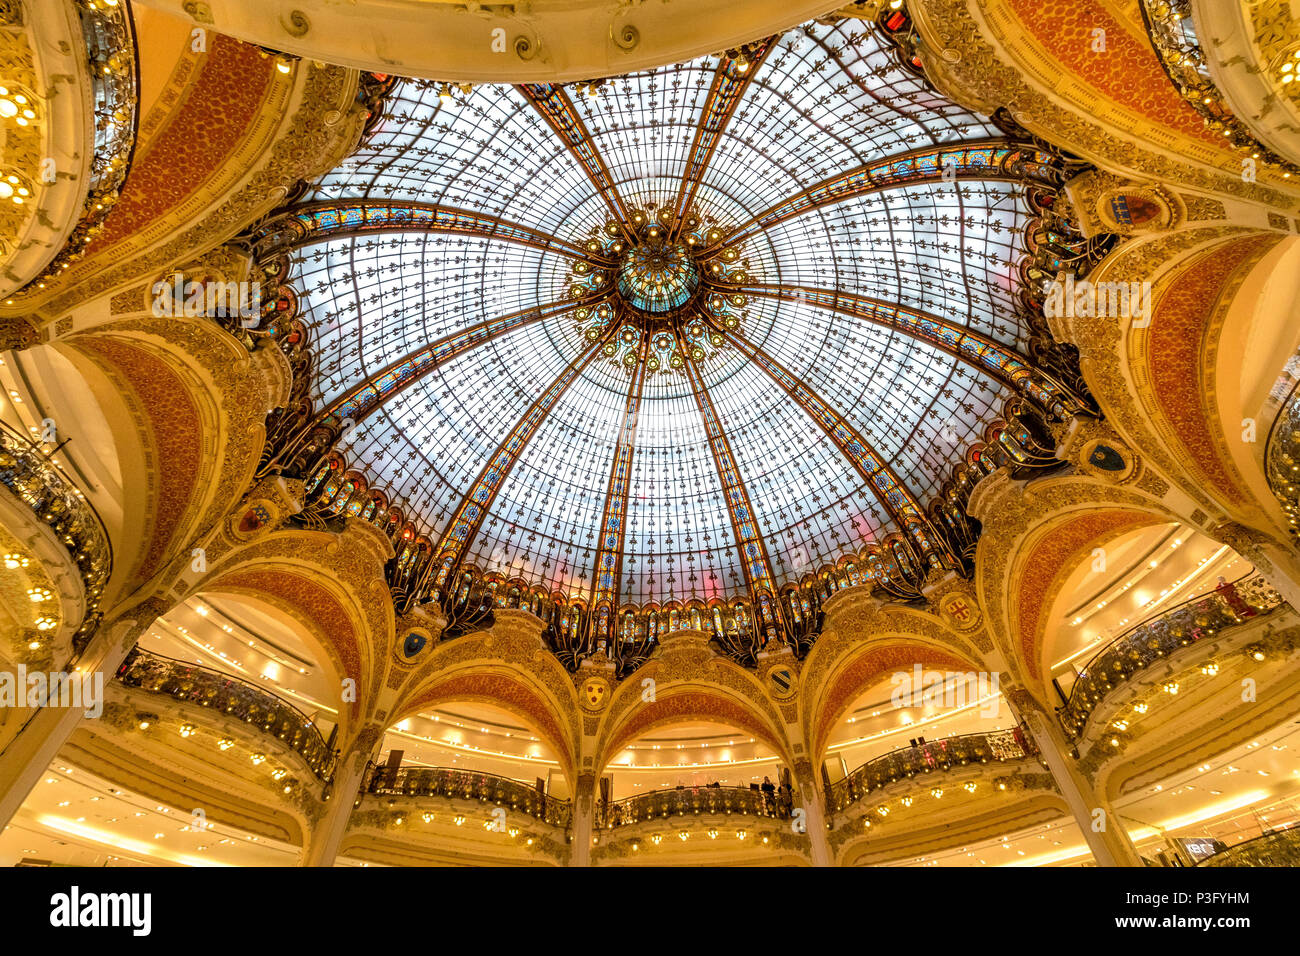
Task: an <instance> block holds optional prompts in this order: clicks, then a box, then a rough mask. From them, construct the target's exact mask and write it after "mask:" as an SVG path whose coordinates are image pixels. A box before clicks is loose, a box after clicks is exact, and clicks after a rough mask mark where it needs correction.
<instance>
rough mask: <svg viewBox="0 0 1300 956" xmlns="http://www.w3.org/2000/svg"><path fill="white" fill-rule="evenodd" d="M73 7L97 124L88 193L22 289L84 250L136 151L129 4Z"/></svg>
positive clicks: (135, 66) (136, 79)
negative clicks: (62, 237) (49, 256)
mask: <svg viewBox="0 0 1300 956" xmlns="http://www.w3.org/2000/svg"><path fill="white" fill-rule="evenodd" d="M77 7H78V13H79V14H80V18H81V32H82V39H83V41H84V42H85V50H84V55H85V58H86V66H87V68H88V70H89V75H90V106H91V109H92V110H93V117H94V124H95V125H94V129H93V130H92V133H93V136H94V139H93V141H92V142H91V144H90V150H91V160H90V175H89V177H88V180H89V191H88V193H87V195H86V201H85V204H84V206H83V207H82V211H81V216H80V218H79V219H78V221H77V224H76V226H75V228H74V229H73V230H72V233H71V234H70V235H69V236H68V238H67V240H66V241H65V242H64V244H63V248H62V250H61V251H60V252H59V254H58V255H57V256H55V258H54V260H53V261H52V262H50V264H49V265H48V266H46V267H45V269H44V270H43V271H42V272H41V274H40V275H39V276H37V277H36V278H35V279H33V280H32V281H31V282H29V283H28V284H27V286H25V288H26V289H34V288H38V287H39V285H38V283H39V282H40V280H43V279H48V278H49V277H50V276H52V275H55V274H56V273H58V272H59V271H60V270H62V269H66V268H67V267H68V264H69V263H70V262H74V261H76V260H77V259H80V258H81V257H82V255H84V254H85V251H86V246H87V244H88V243H89V242H90V240H91V239H92V238H94V236H95V235H96V234H97V233H98V232H99V231H100V230H101V229H102V228H103V225H104V220H105V218H106V217H107V216H108V214H109V212H110V211H111V210H112V207H113V205H114V203H116V202H117V200H118V197H119V194H120V192H121V189H122V185H123V184H124V183H125V182H126V175H127V172H128V171H129V170H130V168H131V160H132V157H133V155H134V153H135V143H136V138H137V133H138V127H139V113H138V110H137V109H136V105H137V101H138V99H139V97H138V95H137V94H138V91H139V88H140V66H139V61H138V58H137V55H136V46H135V28H134V25H133V24H132V21H131V12H130V8H129V6H128V5H127V4H126V3H117V2H115V3H108V2H106V0H78V4H77Z"/></svg>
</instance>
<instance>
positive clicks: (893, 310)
mask: <svg viewBox="0 0 1300 956" xmlns="http://www.w3.org/2000/svg"><path fill="white" fill-rule="evenodd" d="M717 288H719V289H721V290H723V291H726V292H740V293H742V294H744V295H747V296H762V297H766V298H772V299H784V300H786V301H790V302H803V303H806V304H808V305H812V306H816V307H818V308H822V309H826V310H827V311H830V312H835V313H837V314H839V315H845V316H849V317H850V318H854V319H862V320H863V321H866V322H870V323H872V324H873V325H878V326H881V327H883V328H887V329H891V330H893V331H895V332H901V333H903V334H904V335H907V336H908V337H910V338H913V339H918V340H920V341H923V342H925V343H926V344H928V345H931V346H933V347H935V348H937V349H939V350H940V351H943V352H947V353H948V354H949V355H951V356H953V357H954V358H956V359H958V360H960V361H962V362H964V363H965V364H967V365H969V366H970V367H971V368H974V369H975V370H976V371H978V372H981V373H983V374H984V375H986V376H988V377H989V378H992V379H994V380H995V381H997V382H999V383H1001V384H1003V385H1005V386H1007V387H1008V388H1010V389H1011V390H1012V391H1013V392H1017V393H1020V392H1025V391H1028V393H1029V395H1030V397H1032V398H1033V399H1034V400H1035V401H1037V402H1038V403H1039V404H1040V405H1042V406H1044V407H1046V408H1050V407H1052V406H1054V405H1060V406H1062V407H1063V408H1072V409H1079V408H1082V405H1081V404H1080V403H1079V401H1078V399H1077V398H1075V396H1074V395H1073V393H1072V392H1071V391H1070V390H1069V389H1068V388H1066V387H1065V386H1064V385H1062V384H1061V383H1059V382H1057V381H1056V380H1055V379H1054V378H1052V377H1051V376H1049V375H1047V374H1046V373H1044V372H1042V371H1040V370H1039V369H1037V368H1036V367H1035V366H1034V364H1033V361H1032V360H1031V359H1029V358H1028V357H1026V356H1024V355H1021V354H1020V353H1019V352H1016V351H1014V350H1012V349H1009V348H1007V347H1005V346H1003V345H999V344H998V343H997V342H994V341H993V340H992V339H990V338H987V337H985V336H983V335H980V334H979V333H978V332H972V331H971V330H970V329H968V328H966V327H965V326H962V325H957V324H956V323H953V322H949V321H947V320H945V319H941V318H939V317H938V316H936V315H930V314H929V313H926V312H921V311H919V310H917V309H909V308H907V307H906V306H903V305H899V304H897V303H892V302H886V301H883V300H881V299H875V298H872V297H871V296H866V295H858V294H855V293H852V292H843V291H837V290H835V289H818V288H811V287H809V286H787V285H736V286H721V285H718V286H717Z"/></svg>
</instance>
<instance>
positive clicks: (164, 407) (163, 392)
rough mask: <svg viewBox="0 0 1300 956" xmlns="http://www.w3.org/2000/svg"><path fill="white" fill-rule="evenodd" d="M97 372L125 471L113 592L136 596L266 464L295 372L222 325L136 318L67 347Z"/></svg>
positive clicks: (64, 344) (98, 391) (78, 362)
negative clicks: (277, 410) (285, 371)
mask: <svg viewBox="0 0 1300 956" xmlns="http://www.w3.org/2000/svg"><path fill="white" fill-rule="evenodd" d="M56 347H57V348H58V349H59V350H60V351H61V352H62V353H63V354H65V355H67V356H68V357H69V359H71V360H72V362H73V364H74V365H75V366H76V367H77V368H78V370H79V371H81V372H82V374H83V375H85V376H86V379H87V382H88V384H89V385H90V387H91V390H92V391H93V392H94V393H95V396H96V398H97V399H98V400H99V402H100V406H101V408H103V409H104V411H105V414H106V416H107V417H108V420H109V425H110V428H111V429H112V431H113V438H114V440H115V444H116V445H117V449H118V453H119V454H118V458H119V463H120V466H121V469H122V486H123V487H124V488H129V489H131V493H130V494H128V495H126V496H125V497H126V500H125V501H124V502H123V506H124V519H123V524H124V526H125V527H132V528H141V529H144V530H143V533H141V534H140V535H138V537H135V536H133V538H132V540H129V541H128V540H126V539H125V538H124V537H122V538H120V539H119V540H117V541H114V542H113V544H114V551H115V558H116V562H117V566H116V568H115V569H114V579H113V582H112V583H111V585H110V589H109V595H110V597H112V596H114V595H116V596H122V595H126V594H130V593H132V592H134V591H136V590H137V589H138V588H139V587H140V586H141V585H143V584H145V583H146V582H148V581H149V580H150V579H151V578H154V577H155V576H157V575H158V574H159V573H160V572H161V571H162V570H163V569H164V568H165V567H166V565H167V564H168V562H169V561H171V560H173V559H174V558H175V557H176V555H177V553H178V551H179V549H182V548H184V547H185V545H186V544H187V543H188V542H189V541H191V540H192V539H193V538H194V537H195V536H197V535H199V534H201V533H202V532H204V531H205V530H206V529H208V528H210V527H211V526H213V525H215V524H216V523H217V522H218V521H219V520H220V518H221V517H222V516H223V515H225V514H226V513H228V512H229V510H230V509H231V508H232V507H233V506H234V503H235V502H236V501H238V499H239V497H240V495H242V494H243V492H244V490H245V488H246V487H247V485H248V482H249V479H250V477H251V475H252V471H253V468H254V467H255V466H256V464H257V457H258V454H259V453H260V451H261V447H262V441H263V437H264V435H265V426H264V424H263V421H262V419H263V417H264V416H263V414H262V413H261V410H262V409H264V408H265V407H266V405H267V403H268V402H271V401H274V400H275V399H276V396H277V393H278V392H279V390H280V388H281V387H282V386H283V378H282V376H281V374H280V373H277V372H276V371H274V370H273V369H272V367H271V366H269V365H267V364H266V363H259V362H254V361H253V360H251V359H250V357H249V355H248V353H247V352H246V351H245V350H244V349H243V348H242V346H240V345H239V343H238V342H237V341H236V340H235V339H234V338H233V337H232V336H230V335H229V334H228V333H227V332H225V331H223V330H222V329H221V328H220V327H219V326H217V325H216V324H215V323H204V322H196V321H188V320H167V319H153V318H142V319H129V320H123V321H119V322H114V323H112V324H110V325H106V326H101V327H100V328H99V329H97V330H96V331H95V332H94V333H87V334H78V335H73V336H70V337H68V338H67V339H63V340H60V342H59V343H58V345H57V346H56Z"/></svg>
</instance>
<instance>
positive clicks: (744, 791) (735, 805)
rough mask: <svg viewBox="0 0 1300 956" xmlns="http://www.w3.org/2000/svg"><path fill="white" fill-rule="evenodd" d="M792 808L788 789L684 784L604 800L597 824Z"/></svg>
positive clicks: (784, 815)
mask: <svg viewBox="0 0 1300 956" xmlns="http://www.w3.org/2000/svg"><path fill="white" fill-rule="evenodd" d="M791 811H792V806H791V799H790V796H789V795H788V793H787V794H786V795H784V796H783V795H782V793H781V792H779V791H778V792H775V793H767V792H764V791H762V790H754V789H751V788H747V787H681V788H678V789H675V790H654V791H651V792H650V793H642V794H637V795H636V796H634V797H627V798H626V799H623V800H616V801H611V802H609V803H602V804H601V805H600V806H599V807H598V808H597V814H596V826H597V827H603V828H605V829H611V828H613V827H620V826H628V825H630V824H633V823H641V822H642V821H645V820H655V819H661V818H664V817H671V816H687V815H692V816H699V815H701V814H722V815H730V814H733V813H735V814H742V815H745V816H755V817H770V818H774V819H781V820H785V819H788V818H789V817H790V813H791Z"/></svg>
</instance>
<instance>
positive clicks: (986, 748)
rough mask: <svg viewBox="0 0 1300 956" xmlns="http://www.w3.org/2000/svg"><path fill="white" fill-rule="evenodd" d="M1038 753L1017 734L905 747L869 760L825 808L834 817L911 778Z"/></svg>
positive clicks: (837, 786) (836, 787)
mask: <svg viewBox="0 0 1300 956" xmlns="http://www.w3.org/2000/svg"><path fill="white" fill-rule="evenodd" d="M1034 753H1035V751H1034V749H1033V744H1032V743H1031V742H1030V739H1029V736H1028V735H1027V734H1025V733H1024V732H1023V731H1021V730H1020V729H1019V728H1017V729H1016V730H998V731H994V732H993V733H985V734H961V735H959V736H956V737H945V738H943V739H942V740H932V741H928V742H926V743H924V744H922V745H921V746H919V747H903V748H901V749H899V750H892V751H890V752H889V753H887V754H882V755H881V756H879V757H875V758H874V759H872V760H868V761H867V762H866V763H864V764H863V765H862V766H860V767H858V769H857V770H854V771H853V772H852V773H851V774H849V775H848V776H847V777H845V778H844V779H843V780H840V781H837V782H836V783H834V784H832V785H831V788H830V790H828V791H827V792H826V807H827V809H828V810H829V811H830V812H832V813H835V812H837V811H840V810H843V809H845V808H846V807H848V806H849V805H850V804H853V803H856V802H857V801H858V800H861V799H863V798H864V797H865V796H867V795H868V794H869V793H871V792H872V791H873V790H879V789H881V788H882V787H887V786H889V785H890V784H891V783H895V782H897V781H899V780H903V779H906V778H909V777H915V776H918V775H920V774H924V773H933V772H935V771H943V770H954V769H957V768H959V767H965V766H968V765H969V764H975V763H989V762H990V761H999V762H1000V761H1005V760H1020V759H1022V758H1024V757H1029V756H1032V755H1033V754H1034Z"/></svg>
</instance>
